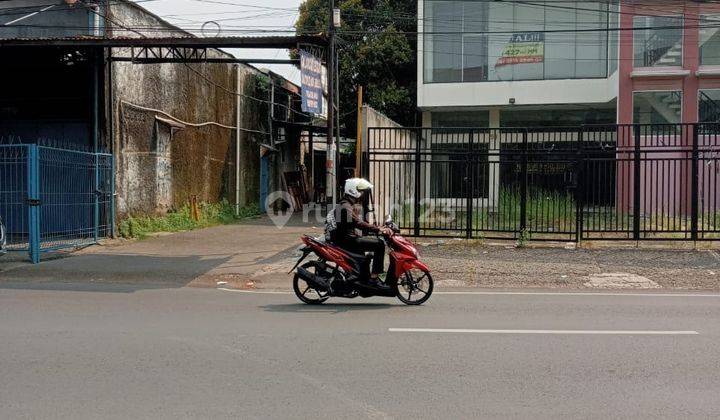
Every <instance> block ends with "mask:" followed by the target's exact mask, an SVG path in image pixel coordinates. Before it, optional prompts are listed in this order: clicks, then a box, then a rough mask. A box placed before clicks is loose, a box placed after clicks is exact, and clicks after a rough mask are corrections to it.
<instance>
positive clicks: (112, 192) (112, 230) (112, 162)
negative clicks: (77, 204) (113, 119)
mask: <svg viewBox="0 0 720 420" xmlns="http://www.w3.org/2000/svg"><path fill="white" fill-rule="evenodd" d="M311 153H312V152H311ZM109 159H110V220H109V223H110V237H111V238H116V235H117V232H116V231H115V155H110V157H109ZM314 191H315V189H314V187H313V193H314Z"/></svg>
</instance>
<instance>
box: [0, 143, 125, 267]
mask: <svg viewBox="0 0 720 420" xmlns="http://www.w3.org/2000/svg"><path fill="white" fill-rule="evenodd" d="M114 191H115V185H114V176H113V157H112V155H109V154H104V153H88V152H81V151H75V150H65V149H58V148H52V147H44V146H38V145H35V144H29V145H0V217H2V219H3V220H4V222H5V226H6V228H7V233H8V249H9V250H10V251H28V253H29V255H30V259H31V261H32V262H34V263H37V262H39V261H40V255H41V253H44V252H48V251H53V250H58V249H63V248H74V247H80V246H84V245H89V244H93V243H96V242H97V241H98V239H100V238H103V237H107V236H110V235H111V234H112V229H113V220H114V199H113V196H114Z"/></svg>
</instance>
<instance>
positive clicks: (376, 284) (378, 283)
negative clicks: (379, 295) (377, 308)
mask: <svg viewBox="0 0 720 420" xmlns="http://www.w3.org/2000/svg"><path fill="white" fill-rule="evenodd" d="M365 284H366V285H368V286H370V287H372V288H373V289H377V290H382V291H386V290H390V286H388V285H387V284H385V283H384V282H383V281H382V280H380V279H379V278H376V279H372V278H371V279H367V280H366V281H365Z"/></svg>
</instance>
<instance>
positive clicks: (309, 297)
mask: <svg viewBox="0 0 720 420" xmlns="http://www.w3.org/2000/svg"><path fill="white" fill-rule="evenodd" d="M301 267H302V268H304V269H306V270H307V271H309V272H310V273H312V274H314V275H318V274H320V273H321V272H322V268H320V267H318V265H317V264H316V263H315V262H314V261H309V262H306V263H305V264H303V265H302V266H301ZM293 290H294V291H295V296H297V297H298V299H300V300H301V301H302V302H303V303H307V304H308V305H320V304H321V303H323V302H325V301H326V300H328V299H329V298H330V295H329V293H328V292H326V291H320V290H316V289H315V288H313V287H312V286H310V285H309V284H308V283H307V282H306V281H305V280H303V279H302V278H300V276H299V275H298V274H297V273H295V277H294V278H293Z"/></svg>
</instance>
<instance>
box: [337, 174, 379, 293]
mask: <svg viewBox="0 0 720 420" xmlns="http://www.w3.org/2000/svg"><path fill="white" fill-rule="evenodd" d="M372 188H373V186H372V184H371V183H370V182H368V181H367V180H366V179H362V178H350V179H348V180H347V181H345V190H344V192H345V194H344V195H343V198H342V200H340V203H339V204H338V206H337V207H335V214H334V216H335V221H336V223H337V228H336V230H335V232H334V235H333V236H334V239H333V242H335V244H336V245H338V246H339V247H341V248H344V249H347V250H348V251H350V252H353V253H356V254H365V252H372V253H373V262H372V269H371V272H370V283H371V285H372V286H375V287H385V286H384V284H382V283H380V281H379V280H378V277H379V276H380V274H382V273H383V272H384V260H385V242H384V241H383V240H382V239H380V238H377V237H369V236H365V235H367V232H373V233H382V234H385V235H390V234H392V230H391V229H388V228H386V227H377V226H375V225H372V224H370V223H368V222H366V221H365V219H364V218H363V214H364V209H363V206H362V204H363V203H364V202H365V198H367V196H368V195H369V194H370V191H371V190H372Z"/></svg>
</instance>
